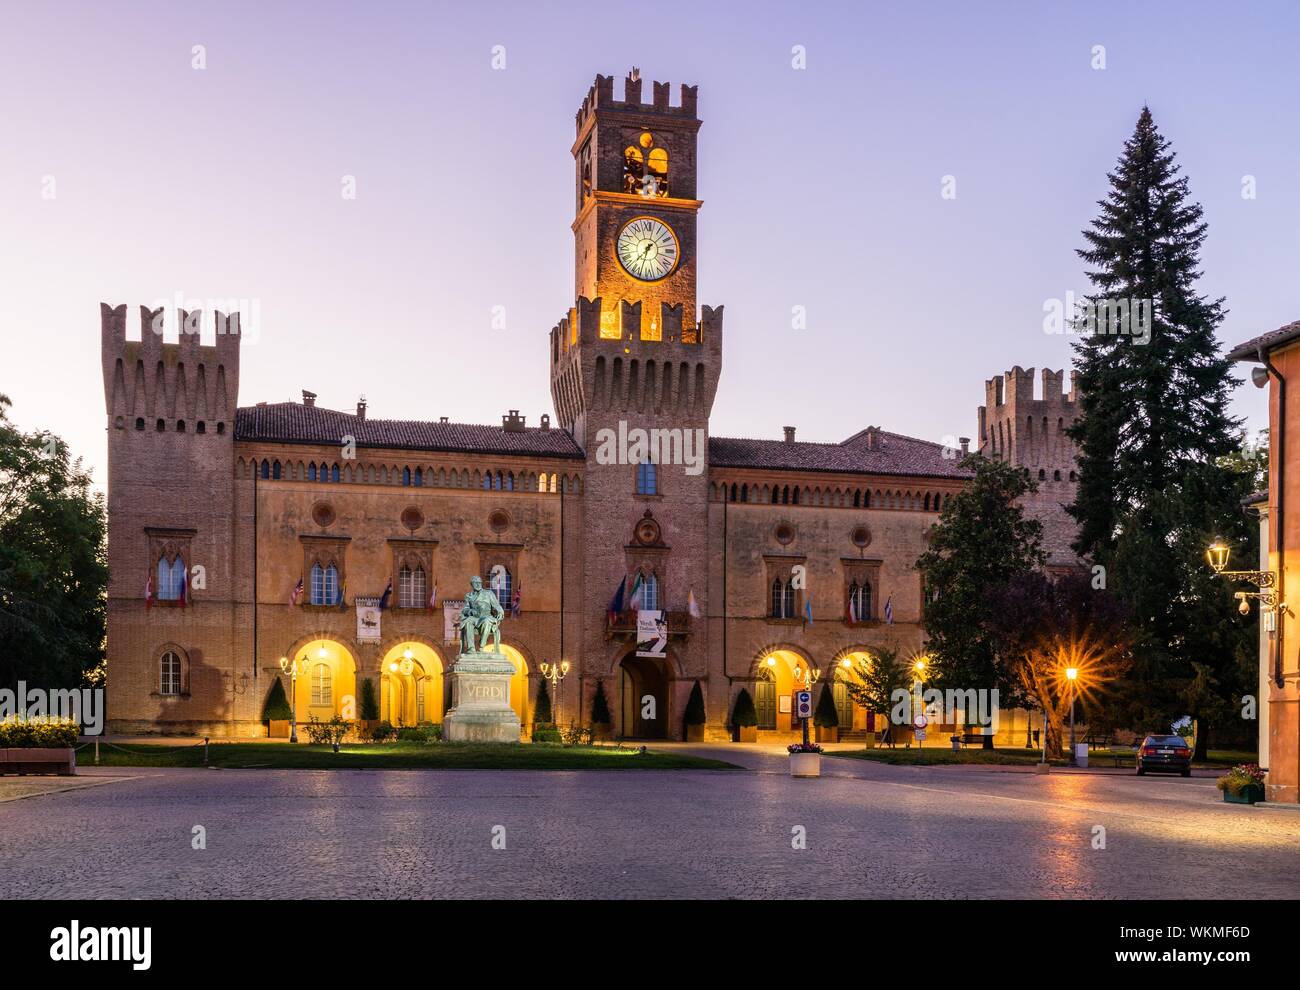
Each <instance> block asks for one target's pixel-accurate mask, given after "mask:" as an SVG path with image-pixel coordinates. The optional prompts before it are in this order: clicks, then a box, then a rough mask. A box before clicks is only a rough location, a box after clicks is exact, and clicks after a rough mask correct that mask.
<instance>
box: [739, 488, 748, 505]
mask: <svg viewBox="0 0 1300 990" xmlns="http://www.w3.org/2000/svg"><path fill="white" fill-rule="evenodd" d="M740 500H741V501H742V502H748V501H749V485H741V486H740Z"/></svg>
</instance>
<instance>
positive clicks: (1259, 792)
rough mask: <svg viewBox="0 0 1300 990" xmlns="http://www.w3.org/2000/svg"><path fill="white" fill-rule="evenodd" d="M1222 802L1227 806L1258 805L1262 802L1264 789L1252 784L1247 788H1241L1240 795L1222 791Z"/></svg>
mask: <svg viewBox="0 0 1300 990" xmlns="http://www.w3.org/2000/svg"><path fill="white" fill-rule="evenodd" d="M1223 800H1224V801H1226V802H1227V803H1228V804H1258V803H1259V802H1260V801H1263V800H1264V788H1263V787H1262V786H1260V785H1259V784H1252V785H1251V786H1249V787H1243V788H1242V789H1241V793H1240V794H1233V793H1232V792H1231V791H1224V792H1223Z"/></svg>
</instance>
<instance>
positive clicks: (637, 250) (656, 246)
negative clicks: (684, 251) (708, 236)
mask: <svg viewBox="0 0 1300 990" xmlns="http://www.w3.org/2000/svg"><path fill="white" fill-rule="evenodd" d="M615 250H616V251H617V252H618V261H619V264H621V265H622V266H623V267H624V269H626V270H627V273H628V274H629V275H631V276H632V277H633V278H639V279H641V280H642V281H643V282H653V281H655V280H656V279H661V278H663V277H664V276H665V275H670V274H672V271H673V269H674V268H676V267H677V259H678V250H677V235H676V234H674V233H673V229H672V228H671V227H669V226H668V224H666V223H664V222H663V221H662V220H656V219H655V218H654V217H633V218H632V219H631V220H629V221H628V222H627V223H625V224H624V225H623V229H622V230H620V231H619V232H618V241H617V242H616V244H615Z"/></svg>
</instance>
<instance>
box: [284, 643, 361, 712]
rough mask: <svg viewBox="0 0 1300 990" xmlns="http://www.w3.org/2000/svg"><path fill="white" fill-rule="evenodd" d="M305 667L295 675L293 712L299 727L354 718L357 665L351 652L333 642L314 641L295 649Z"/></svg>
mask: <svg viewBox="0 0 1300 990" xmlns="http://www.w3.org/2000/svg"><path fill="white" fill-rule="evenodd" d="M294 659H297V660H300V661H303V662H304V665H305V667H306V669H305V670H303V671H302V672H301V673H299V674H298V678H297V686H296V688H295V692H294V693H295V709H296V711H297V713H298V716H297V717H298V722H299V724H301V723H303V722H310V721H311V720H312V719H313V718H316V719H319V720H320V721H322V722H328V721H329V720H330V719H332V718H333V717H334V716H335V715H342V716H344V717H345V718H356V706H357V665H356V660H355V659H354V658H353V656H352V653H351V652H350V651H349V650H348V648H347V647H346V646H344V645H343V644H342V643H337V642H335V641H334V640H332V639H314V640H310V641H308V642H307V643H305V644H303V645H301V646H299V647H298V648H297V649H295V650H294Z"/></svg>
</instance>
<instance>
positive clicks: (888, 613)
mask: <svg viewBox="0 0 1300 990" xmlns="http://www.w3.org/2000/svg"><path fill="white" fill-rule="evenodd" d="M893 624H894V596H893V595H890V596H889V597H888V598H886V599H885V625H887V626H892V625H893Z"/></svg>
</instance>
